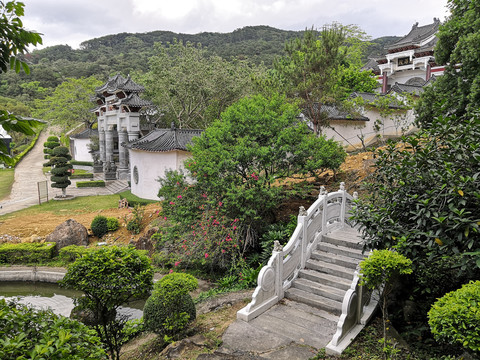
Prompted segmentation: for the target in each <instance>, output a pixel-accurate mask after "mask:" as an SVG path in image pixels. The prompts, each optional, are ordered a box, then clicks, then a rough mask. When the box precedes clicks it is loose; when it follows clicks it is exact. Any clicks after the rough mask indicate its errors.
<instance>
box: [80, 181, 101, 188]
mask: <svg viewBox="0 0 480 360" xmlns="http://www.w3.org/2000/svg"><path fill="white" fill-rule="evenodd" d="M82 187H105V181H103V180H94V181H77V188H82Z"/></svg>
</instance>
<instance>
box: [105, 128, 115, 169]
mask: <svg viewBox="0 0 480 360" xmlns="http://www.w3.org/2000/svg"><path fill="white" fill-rule="evenodd" d="M105 161H106V162H109V163H110V162H112V161H113V127H112V126H109V127H108V129H107V131H105Z"/></svg>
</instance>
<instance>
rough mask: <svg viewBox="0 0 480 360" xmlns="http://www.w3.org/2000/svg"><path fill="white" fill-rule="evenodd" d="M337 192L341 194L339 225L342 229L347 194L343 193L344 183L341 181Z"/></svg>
mask: <svg viewBox="0 0 480 360" xmlns="http://www.w3.org/2000/svg"><path fill="white" fill-rule="evenodd" d="M338 191H341V192H342V204H341V206H340V224H341V225H342V228H343V227H344V226H345V207H346V202H347V193H346V191H345V183H344V182H343V181H342V182H341V183H340V189H339V190H338Z"/></svg>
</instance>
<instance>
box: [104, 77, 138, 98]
mask: <svg viewBox="0 0 480 360" xmlns="http://www.w3.org/2000/svg"><path fill="white" fill-rule="evenodd" d="M117 90H124V91H126V92H142V91H144V90H145V88H144V87H143V86H141V85H138V84H137V83H135V82H134V81H133V80H132V79H131V78H130V75H128V76H127V78H126V79H125V78H124V77H123V76H122V75H120V74H117V75H115V76H113V77H111V78H109V79H108V81H107V82H106V83H105V84H103V85H102V86H100V87H98V88H96V89H95V92H96V93H99V94H102V93H103V92H107V93H110V94H113V93H114V92H116V91H117Z"/></svg>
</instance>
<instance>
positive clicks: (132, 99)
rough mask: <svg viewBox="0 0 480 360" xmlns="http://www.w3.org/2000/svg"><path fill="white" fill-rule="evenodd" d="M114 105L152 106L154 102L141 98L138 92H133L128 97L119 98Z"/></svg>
mask: <svg viewBox="0 0 480 360" xmlns="http://www.w3.org/2000/svg"><path fill="white" fill-rule="evenodd" d="M114 105H129V106H136V107H143V106H152V105H153V104H152V103H151V102H150V101H148V100H144V99H141V98H140V96H138V94H137V93H131V94H129V95H128V96H127V97H126V98H123V99H119V100H118V101H117V102H116V103H115V104H114Z"/></svg>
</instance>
